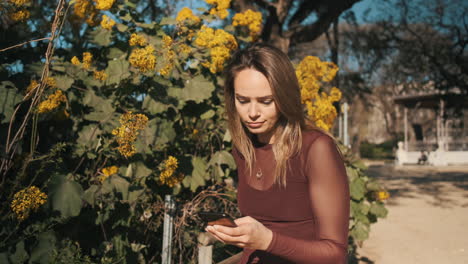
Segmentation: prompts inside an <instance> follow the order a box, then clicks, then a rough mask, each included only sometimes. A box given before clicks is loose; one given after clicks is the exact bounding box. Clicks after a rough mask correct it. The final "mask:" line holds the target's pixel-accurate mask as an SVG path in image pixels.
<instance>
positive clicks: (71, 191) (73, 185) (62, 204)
mask: <svg viewBox="0 0 468 264" xmlns="http://www.w3.org/2000/svg"><path fill="white" fill-rule="evenodd" d="M82 194H83V188H82V187H81V185H80V184H78V183H77V182H74V181H71V180H68V179H67V178H66V177H65V176H64V175H59V174H56V175H54V176H52V179H51V181H50V183H49V195H48V196H49V199H50V201H51V204H52V209H53V210H55V211H59V212H60V214H61V216H62V217H64V218H68V217H73V216H77V215H79V214H80V211H81V204H82V199H81V196H82Z"/></svg>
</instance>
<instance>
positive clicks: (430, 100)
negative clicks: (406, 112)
mask: <svg viewBox="0 0 468 264" xmlns="http://www.w3.org/2000/svg"><path fill="white" fill-rule="evenodd" d="M441 100H443V101H444V108H468V95H462V94H455V93H444V94H441V93H425V94H415V95H402V96H395V97H393V101H394V102H395V103H396V104H400V105H403V106H404V107H407V108H430V109H438V108H440V101H441Z"/></svg>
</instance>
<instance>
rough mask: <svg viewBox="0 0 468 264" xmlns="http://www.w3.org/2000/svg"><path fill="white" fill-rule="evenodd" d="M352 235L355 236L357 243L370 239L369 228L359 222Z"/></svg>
mask: <svg viewBox="0 0 468 264" xmlns="http://www.w3.org/2000/svg"><path fill="white" fill-rule="evenodd" d="M350 235H351V236H353V237H354V239H356V240H357V241H364V240H366V239H367V238H369V226H367V225H365V224H363V223H360V222H357V223H356V224H355V225H354V228H353V229H351V231H350Z"/></svg>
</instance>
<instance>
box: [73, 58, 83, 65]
mask: <svg viewBox="0 0 468 264" xmlns="http://www.w3.org/2000/svg"><path fill="white" fill-rule="evenodd" d="M71 63H72V64H73V65H80V64H81V62H80V59H78V57H76V56H73V58H72V59H71Z"/></svg>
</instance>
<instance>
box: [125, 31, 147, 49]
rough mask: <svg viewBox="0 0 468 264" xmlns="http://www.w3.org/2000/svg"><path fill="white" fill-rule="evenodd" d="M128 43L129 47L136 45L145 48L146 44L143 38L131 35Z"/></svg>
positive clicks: (134, 34)
mask: <svg viewBox="0 0 468 264" xmlns="http://www.w3.org/2000/svg"><path fill="white" fill-rule="evenodd" d="M128 43H129V44H130V46H136V45H139V46H146V43H147V42H146V39H145V37H144V36H141V35H138V34H136V33H133V34H132V35H131V36H130V40H129V41H128Z"/></svg>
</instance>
